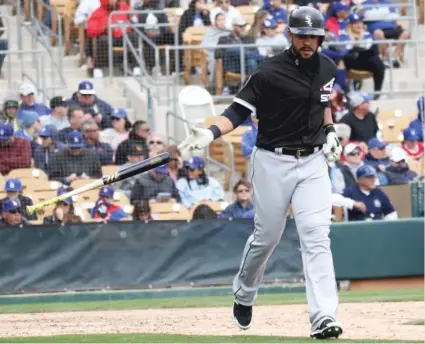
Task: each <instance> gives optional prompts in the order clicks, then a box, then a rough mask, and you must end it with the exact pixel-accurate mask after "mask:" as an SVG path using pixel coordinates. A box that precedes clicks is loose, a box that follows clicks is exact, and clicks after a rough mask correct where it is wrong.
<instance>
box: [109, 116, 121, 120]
mask: <svg viewBox="0 0 425 344" xmlns="http://www.w3.org/2000/svg"><path fill="white" fill-rule="evenodd" d="M120 119H121V118H118V117H112V118H111V120H113V121H119V120H120Z"/></svg>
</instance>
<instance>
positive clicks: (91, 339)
mask: <svg viewBox="0 0 425 344" xmlns="http://www.w3.org/2000/svg"><path fill="white" fill-rule="evenodd" d="M0 343H317V340H312V339H309V338H289V337H277V336H185V335H174V334H170V335H166V334H162V335H157V334H122V335H121V334H110V335H84V336H81V335H79V336H74V335H65V336H55V337H31V338H30V337H22V338H0ZM338 343H400V341H396V340H394V341H392V340H367V341H366V340H364V339H363V340H361V339H360V340H349V339H341V340H338ZM403 343H421V342H420V341H408V340H403Z"/></svg>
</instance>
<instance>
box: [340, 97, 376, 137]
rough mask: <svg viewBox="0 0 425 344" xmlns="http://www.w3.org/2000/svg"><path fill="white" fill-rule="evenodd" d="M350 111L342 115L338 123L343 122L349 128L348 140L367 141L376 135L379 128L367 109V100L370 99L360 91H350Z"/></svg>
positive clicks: (373, 116) (374, 117)
mask: <svg viewBox="0 0 425 344" xmlns="http://www.w3.org/2000/svg"><path fill="white" fill-rule="evenodd" d="M347 96H348V98H349V99H350V105H351V107H352V109H351V111H350V112H349V113H348V114H346V115H345V116H344V117H342V119H341V121H340V123H345V124H347V125H348V126H349V127H350V128H351V136H350V141H359V142H368V141H369V140H370V139H371V138H373V137H376V134H377V132H378V130H379V127H378V122H377V120H376V116H375V115H374V114H373V113H372V112H370V110H369V101H370V100H371V99H372V98H371V97H369V96H368V95H367V94H365V93H362V92H351V93H349V94H348V95H347Z"/></svg>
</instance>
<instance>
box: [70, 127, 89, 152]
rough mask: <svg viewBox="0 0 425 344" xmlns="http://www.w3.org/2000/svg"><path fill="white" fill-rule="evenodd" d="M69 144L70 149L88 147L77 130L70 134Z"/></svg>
mask: <svg viewBox="0 0 425 344" xmlns="http://www.w3.org/2000/svg"><path fill="white" fill-rule="evenodd" d="M68 142H69V143H68V145H69V147H70V148H83V147H85V146H86V144H85V143H84V139H83V135H82V134H81V133H80V132H79V131H77V130H74V131H71V132H70V133H69V134H68Z"/></svg>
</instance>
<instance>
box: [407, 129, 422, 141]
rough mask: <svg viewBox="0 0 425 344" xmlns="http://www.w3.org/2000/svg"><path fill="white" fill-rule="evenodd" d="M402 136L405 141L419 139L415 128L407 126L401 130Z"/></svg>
mask: <svg viewBox="0 0 425 344" xmlns="http://www.w3.org/2000/svg"><path fill="white" fill-rule="evenodd" d="M403 137H404V139H405V140H406V141H410V142H415V141H418V140H419V136H418V134H417V133H416V130H415V129H413V128H407V129H404V130H403Z"/></svg>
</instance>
